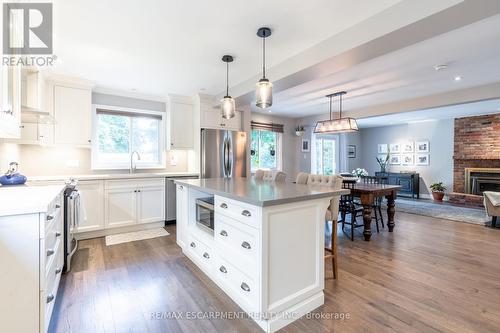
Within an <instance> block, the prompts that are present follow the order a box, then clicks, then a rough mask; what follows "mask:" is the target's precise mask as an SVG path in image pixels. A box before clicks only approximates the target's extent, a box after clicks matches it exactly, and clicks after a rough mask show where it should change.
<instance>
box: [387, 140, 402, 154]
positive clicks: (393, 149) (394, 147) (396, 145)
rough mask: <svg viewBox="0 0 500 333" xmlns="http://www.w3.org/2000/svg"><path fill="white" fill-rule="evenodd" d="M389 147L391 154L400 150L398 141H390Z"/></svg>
mask: <svg viewBox="0 0 500 333" xmlns="http://www.w3.org/2000/svg"><path fill="white" fill-rule="evenodd" d="M389 149H390V151H391V154H398V153H400V152H401V145H400V144H399V143H391V144H390V145H389Z"/></svg>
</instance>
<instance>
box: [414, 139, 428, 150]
mask: <svg viewBox="0 0 500 333" xmlns="http://www.w3.org/2000/svg"><path fill="white" fill-rule="evenodd" d="M428 152H429V141H416V142H415V153H428Z"/></svg>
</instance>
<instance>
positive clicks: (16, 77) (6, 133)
mask: <svg viewBox="0 0 500 333" xmlns="http://www.w3.org/2000/svg"><path fill="white" fill-rule="evenodd" d="M0 67H1V68H0V80H1V82H0V83H1V87H0V88H1V89H0V138H7V139H18V138H20V137H21V131H20V127H19V126H20V125H21V69H20V67H6V66H0Z"/></svg>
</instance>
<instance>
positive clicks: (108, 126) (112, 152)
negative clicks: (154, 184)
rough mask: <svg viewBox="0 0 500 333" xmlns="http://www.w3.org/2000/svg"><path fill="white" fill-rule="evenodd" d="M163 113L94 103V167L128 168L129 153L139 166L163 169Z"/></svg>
mask: <svg viewBox="0 0 500 333" xmlns="http://www.w3.org/2000/svg"><path fill="white" fill-rule="evenodd" d="M164 116H165V115H164V113H163V112H157V111H145V110H135V109H127V108H118V107H111V106H94V113H93V126H92V128H93V139H92V169H128V168H129V166H130V155H131V154H132V152H134V151H137V152H138V153H139V156H140V160H138V159H137V156H134V165H135V166H137V168H139V169H140V168H163V167H165V159H164Z"/></svg>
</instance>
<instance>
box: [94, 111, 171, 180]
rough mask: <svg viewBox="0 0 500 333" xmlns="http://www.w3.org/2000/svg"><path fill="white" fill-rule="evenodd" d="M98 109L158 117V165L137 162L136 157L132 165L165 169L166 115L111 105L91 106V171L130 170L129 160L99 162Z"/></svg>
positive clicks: (159, 112)
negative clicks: (159, 118)
mask: <svg viewBox="0 0 500 333" xmlns="http://www.w3.org/2000/svg"><path fill="white" fill-rule="evenodd" d="M98 109H106V110H109V111H116V112H125V113H127V112H130V113H135V114H137V113H139V114H144V115H155V116H160V117H161V120H160V124H159V138H158V140H159V142H158V150H159V151H158V154H159V156H158V158H159V161H160V163H148V162H142V161H140V160H137V157H134V165H135V166H136V167H137V169H162V168H165V167H166V158H165V156H166V155H165V154H166V153H165V135H166V123H167V122H166V119H167V118H166V117H167V114H166V113H165V112H161V111H153V110H141V109H132V108H124V107H119V106H111V105H99V104H93V105H92V147H91V151H92V152H91V169H92V170H124V169H129V168H130V160H128V161H126V162H125V161H113V162H110V161H102V160H99V156H98V155H99V135H98V133H97V129H98V126H97V110H98ZM139 154H140V152H139Z"/></svg>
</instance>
